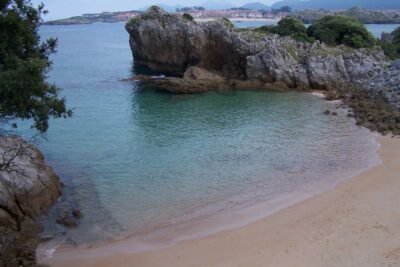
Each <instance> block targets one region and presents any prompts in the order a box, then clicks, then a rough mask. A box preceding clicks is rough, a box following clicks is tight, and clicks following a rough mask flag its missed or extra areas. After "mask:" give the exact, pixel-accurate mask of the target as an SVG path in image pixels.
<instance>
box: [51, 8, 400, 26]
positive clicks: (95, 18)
mask: <svg viewBox="0 0 400 267" xmlns="http://www.w3.org/2000/svg"><path fill="white" fill-rule="evenodd" d="M141 13H143V11H136V10H132V11H122V12H103V13H97V14H83V15H82V16H76V17H71V18H67V19H61V20H54V21H46V22H44V23H43V24H46V25H73V24H92V23H116V22H124V21H128V20H129V19H130V18H133V17H136V16H138V15H140V14H141ZM176 13H178V14H182V15H183V14H184V13H188V14H190V15H191V16H192V17H193V18H194V19H195V20H213V19H219V18H228V19H232V20H241V19H243V20H244V19H246V20H266V21H267V20H275V21H279V20H280V19H282V18H284V17H286V16H289V15H290V16H295V17H297V18H299V19H301V20H302V21H303V22H305V23H312V22H313V21H315V20H317V19H320V18H322V17H323V16H326V15H346V16H350V17H355V18H357V19H359V20H360V21H361V22H363V23H366V24H368V23H374V24H388V23H394V24H397V23H400V10H367V9H363V8H359V7H354V8H351V9H347V10H324V9H318V10H301V11H294V10H292V9H291V8H290V7H289V6H283V7H281V8H277V9H271V10H253V9H247V8H242V7H240V8H230V9H224V10H208V9H205V8H203V7H185V8H177V9H176Z"/></svg>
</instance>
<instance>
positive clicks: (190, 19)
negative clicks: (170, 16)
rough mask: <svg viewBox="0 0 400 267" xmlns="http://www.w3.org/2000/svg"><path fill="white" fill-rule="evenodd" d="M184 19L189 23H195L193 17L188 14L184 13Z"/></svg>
mask: <svg viewBox="0 0 400 267" xmlns="http://www.w3.org/2000/svg"><path fill="white" fill-rule="evenodd" d="M182 18H183V19H184V20H187V21H193V20H194V18H193V17H192V15H190V14H188V13H184V14H183V15H182Z"/></svg>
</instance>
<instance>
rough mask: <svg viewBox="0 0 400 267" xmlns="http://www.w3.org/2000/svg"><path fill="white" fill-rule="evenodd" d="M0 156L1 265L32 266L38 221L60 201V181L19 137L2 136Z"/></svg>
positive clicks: (37, 151)
mask: <svg viewBox="0 0 400 267" xmlns="http://www.w3.org/2000/svg"><path fill="white" fill-rule="evenodd" d="M0 155H1V157H2V161H1V164H2V165H1V170H0V266H31V265H33V264H34V263H35V249H36V246H37V244H38V238H37V235H38V232H39V231H40V227H39V226H38V225H37V224H36V223H35V221H34V220H35V218H36V217H38V216H39V215H41V214H43V213H44V212H46V211H47V209H48V208H49V207H50V206H51V205H52V204H53V203H54V202H55V201H56V200H57V199H58V197H59V196H60V194H61V186H60V182H59V179H58V177H57V176H56V174H55V173H54V172H53V170H52V169H51V167H49V166H48V165H47V164H46V162H45V160H44V157H43V155H42V154H41V153H40V151H39V150H38V149H36V148H35V147H34V146H32V145H30V144H28V143H26V142H25V141H23V140H22V139H21V138H19V137H0ZM6 165H7V166H6Z"/></svg>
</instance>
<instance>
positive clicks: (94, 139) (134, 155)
mask: <svg viewBox="0 0 400 267" xmlns="http://www.w3.org/2000/svg"><path fill="white" fill-rule="evenodd" d="M123 26H124V25H123V24H120V23H119V24H94V25H76V26H44V27H42V28H41V35H42V36H43V37H44V38H46V37H50V36H55V37H57V38H58V40H59V47H58V53H57V54H56V55H55V56H54V57H53V60H54V68H53V70H52V72H51V73H50V77H49V79H50V81H52V82H54V83H56V84H57V85H58V86H59V87H61V88H63V89H64V91H63V95H64V96H65V97H67V99H68V104H69V106H70V107H73V108H74V109H75V113H74V117H73V118H71V119H67V120H63V119H62V120H56V121H52V122H51V126H50V130H49V132H48V134H47V136H46V139H45V140H42V141H41V142H40V143H39V146H40V148H41V149H42V150H43V151H44V153H45V154H46V157H47V159H48V161H49V162H50V163H51V164H52V166H54V168H55V170H56V171H57V173H58V174H59V175H60V176H61V179H62V180H63V182H64V183H65V185H66V187H65V196H64V198H66V200H67V202H71V203H73V205H77V206H79V207H80V208H81V209H82V212H83V213H84V218H83V219H82V221H81V224H80V226H79V227H78V228H76V229H73V230H69V231H67V232H66V230H65V229H64V228H63V227H61V226H58V225H56V224H54V223H52V222H54V218H55V217H56V216H57V213H58V212H59V210H58V209H59V208H60V207H58V208H57V207H56V208H54V209H53V210H52V212H51V213H50V215H49V217H50V222H48V223H47V230H48V231H50V232H56V233H62V236H63V240H66V241H68V242H77V243H81V242H85V243H87V242H89V243H90V242H94V241H98V240H105V239H108V238H113V237H115V235H123V234H125V233H128V232H129V233H132V232H133V233H135V232H140V231H141V230H142V229H149V228H151V227H157V226H160V225H168V224H170V223H178V222H184V221H185V220H192V219H195V218H196V216H198V217H203V218H204V217H207V216H210V215H212V214H216V213H219V214H223V213H224V212H226V213H228V212H229V210H230V209H234V208H235V207H245V206H246V207H249V206H251V205H253V204H255V203H260V201H264V202H266V203H267V202H268V201H271V200H273V199H274V198H275V197H279V196H281V195H283V194H290V193H299V192H305V193H309V192H315V191H316V190H317V191H318V190H319V189H321V188H324V187H325V186H332V185H334V184H336V183H337V182H338V181H340V178H343V176H345V175H350V174H353V173H355V172H357V171H359V170H361V169H363V168H365V167H367V166H369V165H371V164H372V163H374V162H376V160H377V159H376V153H375V151H376V149H377V144H376V143H375V142H374V140H373V138H372V137H371V134H369V133H368V132H367V131H366V130H363V129H359V128H357V127H356V126H355V125H354V122H353V121H352V120H351V119H349V118H347V117H346V112H345V111H340V110H339V116H336V117H335V116H326V115H323V114H322V113H323V111H325V110H326V109H328V108H331V109H332V108H335V103H328V102H325V101H323V100H322V99H321V98H320V97H318V96H314V95H311V94H306V93H295V92H287V93H277V92H258V91H236V92H227V93H217V92H210V93H207V94H202V95H172V94H166V93H160V92H156V91H154V90H152V89H151V88H141V87H140V86H139V85H138V84H137V83H135V82H122V81H121V79H124V78H128V77H131V76H132V75H133V74H134V73H135V70H134V68H133V64H132V63H133V61H132V56H131V52H130V49H129V46H128V34H127V33H126V32H125V30H124V27H123ZM371 155H375V157H371ZM339 177H340V178H339ZM59 206H62V203H60V204H59ZM258 215H259V214H258Z"/></svg>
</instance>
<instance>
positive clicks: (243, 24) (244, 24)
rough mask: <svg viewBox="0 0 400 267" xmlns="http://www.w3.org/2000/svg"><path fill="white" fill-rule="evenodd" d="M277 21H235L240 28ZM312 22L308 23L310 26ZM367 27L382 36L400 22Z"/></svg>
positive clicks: (368, 25)
mask: <svg viewBox="0 0 400 267" xmlns="http://www.w3.org/2000/svg"><path fill="white" fill-rule="evenodd" d="M274 24H276V23H272V22H263V21H238V22H235V25H236V27H239V28H249V27H261V26H264V25H274ZM309 25H310V24H306V26H307V27H308V26H309ZM365 26H366V27H367V29H368V30H369V31H370V32H371V33H372V34H373V35H374V36H375V37H381V35H382V33H383V32H392V31H394V30H395V29H396V28H397V27H400V24H365Z"/></svg>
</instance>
